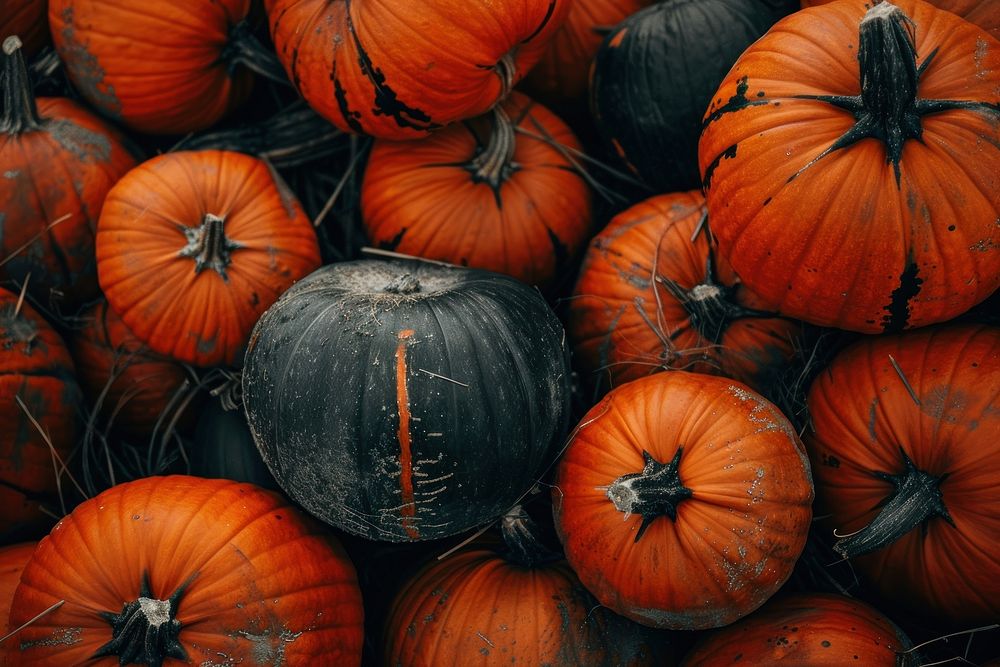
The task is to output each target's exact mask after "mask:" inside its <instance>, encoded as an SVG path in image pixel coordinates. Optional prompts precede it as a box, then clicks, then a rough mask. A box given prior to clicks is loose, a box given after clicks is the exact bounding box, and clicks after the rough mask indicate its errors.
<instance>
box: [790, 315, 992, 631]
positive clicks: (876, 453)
mask: <svg viewBox="0 0 1000 667" xmlns="http://www.w3.org/2000/svg"><path fill="white" fill-rule="evenodd" d="M889 355H892V359H895V360H896V363H898V364H899V367H900V369H901V370H902V372H903V375H904V376H905V377H906V379H907V381H908V382H909V384H910V386H911V387H912V388H913V390H914V394H915V395H916V397H917V399H918V400H919V401H920V405H917V404H916V403H915V402H914V400H913V398H912V397H911V396H910V394H909V392H908V391H907V389H906V387H905V385H904V384H903V381H902V380H901V379H900V377H899V375H898V373H897V372H896V370H895V369H894V368H893V366H892V363H891V361H890V356H889ZM998 401H1000V329H997V328H996V327H985V326H952V327H932V328H930V329H923V330H920V331H914V332H909V333H905V334H899V335H895V336H885V337H879V338H876V339H866V340H864V341H862V342H860V343H857V344H856V345H854V346H853V347H851V348H849V349H847V350H845V351H844V352H842V353H841V354H840V355H839V356H838V357H837V358H836V359H835V360H834V361H833V363H832V364H831V365H830V367H829V368H828V369H827V370H826V371H824V372H823V373H821V374H820V375H819V376H818V377H817V379H816V381H815V382H814V383H813V385H812V387H811V388H810V391H809V414H810V415H811V418H812V424H813V428H812V429H811V430H810V431H807V434H806V445H807V447H808V449H809V455H810V458H811V459H812V461H813V473H814V476H815V480H816V493H817V498H818V506H817V514H829V515H830V516H829V518H828V519H826V521H825V524H826V525H827V526H828V527H830V528H832V529H835V530H836V531H837V534H838V535H847V534H849V533H852V532H854V531H856V530H859V529H861V528H863V527H865V526H867V525H868V524H869V523H870V522H871V521H872V520H873V519H874V518H875V516H876V515H877V514H878V512H879V509H880V507H881V506H882V505H883V503H884V501H885V500H886V499H887V498H888V497H890V496H892V495H893V493H894V486H893V484H891V483H890V482H889V481H887V480H883V479H879V478H877V477H876V476H875V474H874V473H889V474H898V473H901V472H903V471H904V469H905V466H904V462H903V459H902V455H901V453H900V448H902V449H903V450H904V451H905V452H906V454H907V455H908V456H909V457H910V459H911V460H912V461H913V463H914V465H915V466H916V467H917V468H918V469H919V470H922V471H926V472H928V473H930V474H931V475H934V476H935V477H940V476H942V475H947V478H945V479H944V480H942V481H941V482H940V485H939V487H938V488H939V489H940V491H941V494H942V500H943V502H944V506H945V507H946V508H947V510H948V513H949V514H950V516H951V519H952V521H954V524H955V525H954V526H952V525H951V524H949V523H948V521H947V520H946V519H944V518H943V517H940V516H932V517H930V518H928V519H927V521H925V522H924V523H923V524H922V525H921V526H919V527H917V528H914V529H913V530H911V531H909V532H908V533H906V534H905V535H904V536H902V537H901V538H899V539H898V540H896V541H895V542H893V543H892V544H890V545H889V546H887V547H885V548H883V549H880V550H878V551H875V552H874V553H871V554H869V555H865V556H860V557H858V558H855V559H853V560H852V561H851V562H852V565H853V566H854V568H855V569H856V570H858V571H859V573H861V574H863V575H866V578H867V579H868V580H869V581H870V582H871V584H872V585H873V586H874V587H875V588H877V589H878V590H879V591H881V593H882V594H883V595H884V596H885V598H886V600H888V601H890V602H892V603H894V604H898V605H900V606H901V607H904V608H906V609H908V610H910V611H916V612H919V613H923V614H926V615H929V616H933V617H934V618H938V619H947V620H948V622H949V623H953V624H956V625H968V624H969V623H975V622H977V621H983V622H990V621H992V620H995V619H996V618H997V616H998V615H1000V564H998V562H997V559H996V538H997V535H1000V501H998V499H997V495H996V477H997V475H998V474H1000V410H997V405H998Z"/></svg>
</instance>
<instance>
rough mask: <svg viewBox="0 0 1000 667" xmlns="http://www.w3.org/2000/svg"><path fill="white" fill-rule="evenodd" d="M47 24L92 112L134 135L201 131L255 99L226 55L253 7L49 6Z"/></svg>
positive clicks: (168, 0) (153, 1) (56, 0)
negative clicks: (236, 30) (235, 32)
mask: <svg viewBox="0 0 1000 667" xmlns="http://www.w3.org/2000/svg"><path fill="white" fill-rule="evenodd" d="M48 4H49V23H50V25H51V27H52V39H53V41H54V42H55V46H56V50H57V51H58V52H59V57H60V58H61V59H62V61H63V63H65V65H66V71H67V73H68V74H69V78H70V80H71V81H72V82H73V85H74V87H75V88H76V89H77V90H78V91H79V92H80V94H81V95H82V96H83V97H84V98H85V99H86V100H87V102H89V103H90V104H91V105H92V106H93V107H94V108H96V109H97V110H99V111H100V112H101V113H102V114H104V115H105V116H107V117H109V118H113V119H114V120H117V121H121V122H123V123H125V124H126V125H128V126H129V127H131V128H132V129H134V130H138V131H140V132H147V133H152V134H182V133H186V132H192V131H195V130H202V129H205V128H207V127H208V126H210V125H212V124H214V123H215V122H216V121H217V120H219V119H220V118H222V117H223V116H224V115H226V114H227V113H228V112H229V111H230V110H232V109H233V108H235V107H236V106H237V105H238V104H239V103H240V102H242V101H243V99H244V98H245V97H246V95H247V94H248V93H249V92H250V87H251V85H252V83H253V79H252V75H251V73H250V71H249V70H247V69H245V68H241V67H235V68H234V67H233V63H232V61H231V58H230V57H229V55H228V53H227V46H228V44H229V43H230V36H231V34H232V31H233V28H234V27H235V26H236V25H237V24H239V23H240V22H242V21H245V20H246V17H247V14H248V13H249V11H250V6H251V0H213V2H196V3H183V2H175V1H174V0H146V1H145V2H143V4H142V8H141V10H140V9H139V8H138V7H136V6H133V5H132V4H131V3H128V2H125V3H123V2H117V1H116V0H49V3H48Z"/></svg>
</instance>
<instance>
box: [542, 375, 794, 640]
mask: <svg viewBox="0 0 1000 667" xmlns="http://www.w3.org/2000/svg"><path fill="white" fill-rule="evenodd" d="M552 499H553V504H554V513H555V518H556V529H557V530H558V532H559V536H560V539H561V540H562V543H563V546H564V547H565V549H566V559H567V560H568V561H569V564H570V565H571V566H572V567H573V569H574V570H576V573H577V574H578V575H580V580H581V581H582V582H583V584H584V585H585V586H586V587H587V588H588V589H589V590H590V592H592V593H593V594H594V595H595V596H596V597H597V599H598V600H599V601H600V602H601V604H603V605H605V606H607V607H610V608H611V609H612V610H613V611H615V612H617V613H619V614H622V615H623V616H626V617H628V618H631V619H634V620H636V621H638V622H640V623H643V624H646V625H651V626H656V627H662V628H671V629H677V630H695V629H704V628H714V627H719V626H722V625H726V624H728V623H732V622H733V621H735V620H737V619H738V618H740V617H742V616H745V615H747V614H749V613H750V612H751V611H753V610H754V609H756V608H757V607H759V606H760V605H762V604H764V602H765V601H766V600H767V599H768V598H769V597H771V596H772V595H773V594H774V593H775V591H777V590H778V588H780V587H781V585H782V584H783V583H784V582H785V581H786V580H787V579H788V577H789V575H790V574H791V572H792V566H793V565H794V564H795V561H796V559H797V558H798V556H799V554H800V553H801V552H802V549H803V547H804V546H805V543H806V536H807V533H808V530H809V523H810V520H811V518H812V508H811V504H812V499H813V487H812V481H811V480H810V477H809V461H808V459H807V458H806V455H805V451H803V449H802V445H801V443H800V442H799V439H798V437H797V436H796V435H795V432H794V431H793V430H792V427H791V425H790V424H789V423H788V420H786V419H785V417H784V416H782V415H781V413H780V412H778V410H777V409H776V408H775V407H774V406H773V405H771V404H770V403H769V402H767V401H766V400H764V399H763V398H761V397H760V396H759V395H757V394H755V393H754V392H752V391H750V390H749V389H747V388H746V387H745V386H744V385H742V384H740V383H738V382H735V381H733V380H727V379H725V378H719V377H714V376H710V375H699V374H696V373H687V372H684V371H671V372H668V373H657V374H656V375H652V376H650V377H647V378H643V379H641V380H635V381H633V382H629V383H628V384H624V385H622V386H620V387H618V388H617V389H615V390H613V391H612V392H611V393H610V394H608V395H607V396H605V397H604V399H603V400H602V401H601V402H600V403H598V404H597V405H596V406H594V407H593V408H592V409H591V410H590V412H588V413H587V414H586V416H584V418H583V420H582V421H581V422H580V426H579V427H578V428H577V431H576V433H575V435H574V437H573V439H572V440H571V442H570V444H569V447H568V449H567V450H566V453H565V454H564V455H563V457H562V459H561V460H560V462H559V467H558V469H557V471H556V477H555V480H554V481H553V487H552Z"/></svg>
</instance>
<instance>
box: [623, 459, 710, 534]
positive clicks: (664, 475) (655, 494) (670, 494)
mask: <svg viewBox="0 0 1000 667" xmlns="http://www.w3.org/2000/svg"><path fill="white" fill-rule="evenodd" d="M683 451H684V448H683V447H678V448H677V453H676V454H674V458H672V459H670V461H669V462H668V463H660V462H659V461H657V460H656V459H654V458H653V456H652V454H650V453H649V452H647V451H645V450H643V452H642V459H643V461H644V466H643V468H642V472H635V473H629V474H627V475H622V476H621V477H619V478H618V479H616V480H615V481H614V482H612V483H611V485H610V486H608V491H607V496H608V500H610V501H611V502H612V503H614V506H615V509H617V510H618V511H619V512H624V513H625V517H626V518H628V517H629V516H630V515H632V514H639V515H641V516H642V524H641V525H640V526H639V531H638V532H637V533H636V536H635V541H636V542H638V541H639V539H640V538H641V537H642V535H643V533H645V532H646V528H648V527H649V524H651V523H652V522H653V521H654V520H655V519H657V518H658V517H661V516H668V517H670V518H671V519H672V520H673V519H676V518H677V506H678V505H679V504H680V502H681V501H682V500H684V499H686V498H690V497H691V496H692V495H693V494H692V491H691V489H689V488H687V487H686V486H684V485H683V484H682V483H681V478H680V473H679V470H678V469H679V468H680V463H681V454H682V453H683Z"/></svg>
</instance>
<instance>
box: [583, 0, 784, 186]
mask: <svg viewBox="0 0 1000 667" xmlns="http://www.w3.org/2000/svg"><path fill="white" fill-rule="evenodd" d="M778 16H779V14H778V12H777V11H775V9H774V8H773V7H771V6H769V5H768V3H766V2H761V0H665V1H663V2H657V3H656V4H654V5H653V6H651V7H647V8H646V9H643V10H642V11H639V12H637V13H635V14H633V15H632V16H630V17H628V18H627V19H625V20H624V21H622V22H621V23H619V24H618V25H617V26H615V28H614V29H613V30H612V31H611V32H610V33H609V34H608V35H607V37H606V38H605V40H604V43H603V44H602V45H601V47H600V49H599V50H598V51H597V54H596V55H595V57H594V64H593V69H592V70H591V80H590V108H591V112H592V114H593V117H594V121H595V123H596V125H597V128H598V130H599V131H600V134H601V136H602V137H603V139H604V142H605V143H606V144H607V146H608V149H609V152H611V153H612V154H615V155H617V156H618V157H619V158H621V160H622V161H623V162H624V163H625V165H626V166H627V167H628V168H629V170H630V171H631V172H632V173H634V174H635V175H636V176H638V177H639V178H640V179H642V180H643V181H645V182H646V184H647V185H649V187H650V188H651V190H652V191H653V192H658V193H662V192H674V191H678V190H690V189H693V188H696V187H698V185H699V184H700V181H701V179H700V178H699V175H698V134H699V132H700V130H701V118H702V116H703V115H704V114H705V108H706V107H707V106H708V104H709V102H710V101H711V100H712V94H713V93H714V92H715V90H716V89H717V88H718V87H719V84H720V83H722V80H723V78H725V76H726V72H728V71H729V68H730V67H731V66H732V64H733V63H734V62H735V61H736V59H737V58H738V57H739V55H740V53H742V52H743V50H744V49H745V48H747V47H748V46H750V44H752V43H753V42H754V40H756V39H757V38H758V37H760V36H761V35H763V34H764V33H765V32H766V31H767V29H768V28H770V27H771V25H772V24H773V23H774V22H775V21H776V20H777V18H778Z"/></svg>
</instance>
